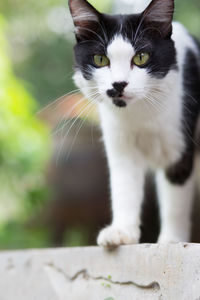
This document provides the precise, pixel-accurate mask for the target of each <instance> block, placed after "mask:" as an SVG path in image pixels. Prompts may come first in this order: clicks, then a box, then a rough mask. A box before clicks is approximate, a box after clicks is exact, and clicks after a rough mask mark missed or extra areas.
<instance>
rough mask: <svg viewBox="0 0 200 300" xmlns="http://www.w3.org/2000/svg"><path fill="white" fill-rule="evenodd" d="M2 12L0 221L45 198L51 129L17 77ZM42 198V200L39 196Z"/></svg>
mask: <svg viewBox="0 0 200 300" xmlns="http://www.w3.org/2000/svg"><path fill="white" fill-rule="evenodd" d="M4 28H5V23H4V20H3V17H2V16H0V45H1V47H0V70H1V72H0V223H3V222H7V221H8V220H9V219H10V218H13V217H14V216H18V217H19V216H20V218H21V217H22V216H24V217H25V216H26V214H27V213H28V211H29V207H31V209H32V208H33V207H37V206H38V205H39V203H41V201H42V200H43V199H44V198H45V195H46V187H45V180H44V176H43V175H42V174H43V173H44V168H45V166H46V162H47V160H48V158H49V155H50V153H48V152H47V149H49V147H48V145H49V137H48V130H47V128H45V126H44V125H43V124H42V123H41V122H40V121H39V120H37V119H36V117H35V111H36V109H37V106H36V102H35V101H34V99H33V98H32V97H31V96H30V95H29V94H28V93H27V91H26V90H25V89H24V87H23V85H22V83H20V82H19V80H17V79H16V77H15V76H14V74H13V71H12V67H11V64H10V61H9V58H8V56H7V45H6V41H5V37H4ZM39 199H40V200H39Z"/></svg>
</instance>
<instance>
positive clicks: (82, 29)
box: [69, 0, 100, 40]
mask: <svg viewBox="0 0 200 300" xmlns="http://www.w3.org/2000/svg"><path fill="white" fill-rule="evenodd" d="M69 8H70V12H71V15H72V18H73V21H74V25H75V34H76V37H77V40H82V39H85V38H89V37H90V36H91V35H92V34H94V33H95V32H96V31H97V30H98V27H99V18H100V13H99V12H98V11H97V10H96V9H95V8H94V7H93V6H92V5H91V4H90V3H88V2H87V1H86V0H69Z"/></svg>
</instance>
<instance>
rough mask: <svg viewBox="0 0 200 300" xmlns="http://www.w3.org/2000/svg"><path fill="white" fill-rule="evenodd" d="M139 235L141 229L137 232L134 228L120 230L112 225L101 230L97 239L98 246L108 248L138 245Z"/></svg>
mask: <svg viewBox="0 0 200 300" xmlns="http://www.w3.org/2000/svg"><path fill="white" fill-rule="evenodd" d="M139 234H140V232H139V229H137V230H135V229H134V228H133V227H125V228H118V227H116V226H112V225H111V226H108V227H106V228H104V229H103V230H101V232H100V233H99V236H98V238H97V244H98V245H99V246H102V247H108V248H112V247H117V246H119V245H129V244H137V243H138V241H139Z"/></svg>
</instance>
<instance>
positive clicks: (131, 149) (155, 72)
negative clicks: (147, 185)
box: [69, 0, 200, 247]
mask: <svg viewBox="0 0 200 300" xmlns="http://www.w3.org/2000/svg"><path fill="white" fill-rule="evenodd" d="M133 1H134V0H133ZM69 7H70V12H71V15H72V18H73V22H74V25H75V36H76V41H77V43H76V45H75V47H74V53H75V74H74V81H75V83H76V85H77V86H78V87H79V88H80V89H81V91H82V93H83V94H84V95H85V96H86V97H87V98H89V99H90V98H91V101H93V102H94V101H95V102H96V103H97V104H98V110H99V115H100V122H101V128H102V135H103V140H104V144H105V150H106V154H107V159H108V166H109V172H110V190H111V199H112V223H111V225H109V226H108V227H106V228H104V229H103V230H101V231H100V233H99V235H98V238H97V243H98V245H100V246H104V247H116V246H119V245H123V244H135V243H138V242H139V239H140V226H141V224H140V223H141V221H140V215H141V206H142V201H143V193H144V191H143V190H144V180H145V174H146V172H147V171H148V170H149V169H152V170H153V171H154V172H155V177H156V185H157V194H158V198H159V205H160V217H161V230H160V234H159V238H158V242H159V243H175V242H189V241H190V230H191V208H192V202H193V196H194V190H195V176H194V160H195V153H196V146H195V145H196V143H195V138H196V131H197V122H198V116H199V111H200V64H199V62H200V47H199V44H198V42H197V41H196V40H195V39H194V38H193V37H192V36H191V35H190V34H189V33H188V32H187V30H186V29H185V28H184V27H183V25H181V24H180V23H177V22H173V14H174V1H173V0H153V1H152V2H151V3H150V4H149V5H148V7H147V8H146V9H145V10H144V11H143V12H142V13H140V14H128V15H108V14H103V13H100V12H98V11H97V10H96V9H95V8H94V7H93V6H92V5H91V4H89V3H88V2H87V1H86V0H69Z"/></svg>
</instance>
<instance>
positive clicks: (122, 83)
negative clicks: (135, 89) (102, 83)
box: [112, 81, 128, 93]
mask: <svg viewBox="0 0 200 300" xmlns="http://www.w3.org/2000/svg"><path fill="white" fill-rule="evenodd" d="M127 85H128V82H126V81H119V82H114V83H113V84H112V86H113V87H114V89H115V90H116V91H118V92H119V93H122V92H123V90H124V89H125V87H126V86H127Z"/></svg>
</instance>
